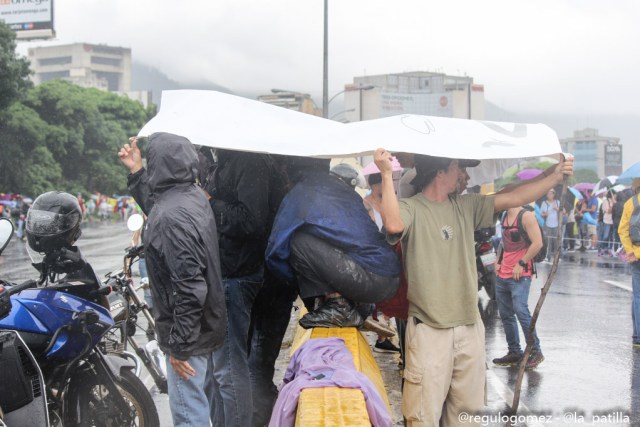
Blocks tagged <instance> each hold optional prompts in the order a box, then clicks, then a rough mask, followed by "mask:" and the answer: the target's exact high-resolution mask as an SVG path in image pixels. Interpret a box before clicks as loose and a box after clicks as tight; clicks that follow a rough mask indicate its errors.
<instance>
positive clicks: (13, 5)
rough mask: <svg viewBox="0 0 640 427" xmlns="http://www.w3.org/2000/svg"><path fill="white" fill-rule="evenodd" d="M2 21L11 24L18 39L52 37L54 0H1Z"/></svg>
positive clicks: (0, 17) (0, 12)
mask: <svg viewBox="0 0 640 427" xmlns="http://www.w3.org/2000/svg"><path fill="white" fill-rule="evenodd" d="M0 21H4V22H5V23H6V24H7V25H9V27H10V28H11V29H12V30H14V31H15V32H16V37H17V38H18V39H22V40H24V39H39V38H52V37H53V36H54V35H55V32H54V30H53V0H0Z"/></svg>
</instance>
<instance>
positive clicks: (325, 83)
mask: <svg viewBox="0 0 640 427" xmlns="http://www.w3.org/2000/svg"><path fill="white" fill-rule="evenodd" d="M328 23H329V0H324V57H323V64H322V66H323V68H322V117H324V118H325V119H326V118H327V117H328V116H329V102H330V101H328V98H329V39H328V32H329V25H328Z"/></svg>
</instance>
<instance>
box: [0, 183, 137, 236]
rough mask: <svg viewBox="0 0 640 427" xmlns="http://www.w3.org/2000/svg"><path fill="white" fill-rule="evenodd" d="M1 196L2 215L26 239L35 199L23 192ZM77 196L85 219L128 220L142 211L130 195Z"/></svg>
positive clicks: (0, 209)
mask: <svg viewBox="0 0 640 427" xmlns="http://www.w3.org/2000/svg"><path fill="white" fill-rule="evenodd" d="M1 197H2V200H0V217H3V218H9V219H11V221H12V222H13V224H14V227H15V229H16V236H17V237H18V238H19V239H20V240H24V237H25V236H24V221H25V219H26V216H27V212H28V211H29V208H30V207H31V203H32V202H33V199H32V198H30V197H25V196H22V195H21V194H3V195H2V196H1ZM76 197H77V200H78V204H79V205H80V209H81V210H82V219H83V221H95V220H100V221H118V220H119V221H126V220H127V219H128V218H129V216H130V215H131V214H133V213H138V212H139V211H140V209H139V207H138V206H137V205H136V203H135V201H134V200H133V198H131V197H128V196H120V197H108V196H106V195H104V194H99V193H96V194H91V195H89V196H88V197H86V198H85V196H84V195H83V194H82V193H77V195H76Z"/></svg>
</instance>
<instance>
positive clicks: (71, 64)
mask: <svg viewBox="0 0 640 427" xmlns="http://www.w3.org/2000/svg"><path fill="white" fill-rule="evenodd" d="M28 57H29V61H31V69H32V70H33V72H34V74H33V76H32V80H33V82H34V84H36V85H38V84H40V83H44V82H46V81H48V80H52V79H61V80H66V81H69V82H71V83H74V84H77V85H79V86H82V87H93V88H98V89H101V90H105V91H109V92H124V93H126V92H129V91H131V49H128V48H122V47H112V46H106V45H95V44H88V43H74V44H69V45H62V46H41V47H34V48H30V49H29V53H28Z"/></svg>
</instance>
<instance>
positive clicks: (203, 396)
mask: <svg viewBox="0 0 640 427" xmlns="http://www.w3.org/2000/svg"><path fill="white" fill-rule="evenodd" d="M130 143H131V145H129V144H125V145H124V146H123V147H122V148H121V149H120V151H119V152H118V156H119V157H120V160H121V161H122V163H123V164H124V165H125V166H127V167H128V168H129V170H130V171H131V174H130V175H129V176H128V186H129V189H130V191H131V194H132V195H133V197H134V198H135V199H136V201H137V202H138V204H139V205H140V207H141V208H142V210H143V211H144V212H145V213H146V214H147V216H148V220H147V225H146V229H145V233H144V242H143V243H144V245H145V259H146V261H147V266H148V272H149V277H150V279H151V283H153V287H152V288H151V292H152V295H153V300H154V302H155V304H156V309H155V310H154V315H155V320H156V328H157V334H158V342H159V345H160V348H161V349H162V350H163V351H164V352H165V354H166V355H167V362H168V364H171V366H172V368H173V369H169V371H168V372H167V377H168V378H167V380H168V386H169V405H170V407H171V414H172V417H173V424H174V426H187V425H188V426H194V425H197V426H204V425H209V424H210V422H213V423H214V425H217V423H218V421H216V420H214V400H215V399H216V395H217V392H218V391H217V387H216V385H215V380H214V376H213V375H212V374H211V373H212V372H214V373H215V372H216V371H217V368H218V367H217V366H216V365H215V361H214V351H216V350H218V349H220V348H221V346H222V343H223V339H224V335H225V331H226V321H227V316H226V308H225V302H224V290H223V285H222V277H221V273H220V262H219V259H220V257H219V254H218V241H217V238H216V235H217V232H216V224H215V220H214V218H213V214H212V212H211V208H210V207H209V204H208V203H207V199H206V197H205V195H204V193H203V192H202V190H201V189H200V188H198V186H197V185H196V176H197V173H198V155H197V153H196V150H195V148H194V146H193V145H192V144H191V143H190V142H189V141H188V140H187V139H186V138H183V137H181V136H177V135H172V134H169V133H155V134H153V135H151V136H150V137H149V149H148V153H147V166H148V169H145V168H144V167H143V164H142V156H141V153H140V150H139V149H138V146H137V139H136V138H131V139H130ZM219 415H220V414H217V413H216V414H215V416H216V417H218V416H219Z"/></svg>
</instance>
